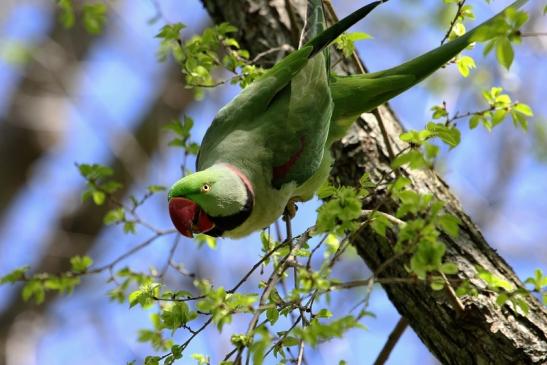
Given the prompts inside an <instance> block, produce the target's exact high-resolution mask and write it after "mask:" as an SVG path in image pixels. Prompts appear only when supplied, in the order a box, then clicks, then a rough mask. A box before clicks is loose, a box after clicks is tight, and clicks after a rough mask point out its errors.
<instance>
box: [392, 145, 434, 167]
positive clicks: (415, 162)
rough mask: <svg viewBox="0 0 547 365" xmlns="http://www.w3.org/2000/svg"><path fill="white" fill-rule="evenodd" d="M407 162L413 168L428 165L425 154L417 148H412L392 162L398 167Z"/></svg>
mask: <svg viewBox="0 0 547 365" xmlns="http://www.w3.org/2000/svg"><path fill="white" fill-rule="evenodd" d="M406 164H408V165H409V167H410V168H412V169H421V168H424V167H427V162H426V161H425V159H424V156H423V155H422V154H421V153H420V151H418V150H416V149H411V150H410V151H408V152H406V153H403V154H401V155H399V156H397V158H395V160H393V162H392V163H391V167H392V168H394V169H397V168H399V167H401V166H403V165H406Z"/></svg>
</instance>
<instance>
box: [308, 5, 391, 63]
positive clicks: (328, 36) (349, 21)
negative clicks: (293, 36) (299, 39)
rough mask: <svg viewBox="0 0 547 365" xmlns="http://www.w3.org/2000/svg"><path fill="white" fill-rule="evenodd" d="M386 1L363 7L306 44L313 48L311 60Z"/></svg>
mask: <svg viewBox="0 0 547 365" xmlns="http://www.w3.org/2000/svg"><path fill="white" fill-rule="evenodd" d="M386 1H387V0H383V1H375V2H372V3H370V4H367V5H365V6H363V7H362V8H360V9H358V10H356V11H354V12H353V13H351V14H350V15H348V16H347V17H345V18H344V19H342V20H340V21H339V22H338V23H336V24H334V25H333V26H331V27H330V28H328V29H327V30H325V31H324V32H322V33H321V34H319V35H318V36H317V37H315V38H313V39H312V40H311V41H309V42H308V43H306V44H305V45H304V47H305V46H312V47H313V51H312V52H311V53H310V55H309V58H311V57H313V56H315V55H316V54H317V53H319V52H321V51H322V50H323V48H325V47H327V46H328V45H329V44H331V43H332V42H333V41H334V40H335V39H336V38H338V36H339V35H340V34H342V33H344V32H345V31H346V30H347V29H348V28H349V27H351V26H352V25H353V24H355V23H357V22H358V21H359V20H361V19H363V18H364V17H365V16H367V15H368V14H369V13H370V12H371V11H372V10H373V9H374V8H375V7H377V6H378V5H380V4H381V3H384V2H386Z"/></svg>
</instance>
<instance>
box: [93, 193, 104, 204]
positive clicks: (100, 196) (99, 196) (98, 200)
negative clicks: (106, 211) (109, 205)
mask: <svg viewBox="0 0 547 365" xmlns="http://www.w3.org/2000/svg"><path fill="white" fill-rule="evenodd" d="M91 196H92V198H93V202H94V203H95V204H97V205H103V204H104V201H105V200H106V194H105V193H104V192H102V191H100V190H94V191H93V192H92V193H91Z"/></svg>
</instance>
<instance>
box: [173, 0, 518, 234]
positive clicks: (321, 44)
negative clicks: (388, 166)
mask: <svg viewBox="0 0 547 365" xmlns="http://www.w3.org/2000/svg"><path fill="white" fill-rule="evenodd" d="M382 2H384V1H376V2H373V3H370V4H368V5H366V6H364V7H362V8H360V9H359V10H357V11H355V12H354V13H352V14H350V15H349V16H347V17H346V18H344V19H342V20H341V21H340V22H338V23H336V24H334V25H333V26H331V27H330V28H328V29H326V30H325V29H324V28H325V27H324V24H325V21H324V14H323V6H322V1H321V0H309V1H308V17H307V24H308V28H307V33H308V36H309V38H311V40H310V41H308V42H307V43H305V44H304V45H303V46H302V47H301V48H300V49H298V50H296V51H294V52H293V53H291V54H289V55H288V56H286V57H285V58H283V59H282V60H281V61H280V62H278V63H277V64H276V65H275V66H274V67H272V68H271V69H270V70H268V71H267V72H266V73H265V74H264V75H262V76H261V77H260V78H258V79H257V80H255V81H254V82H253V83H252V84H251V85H249V86H248V87H247V88H245V89H244V90H242V91H241V93H240V94H239V95H238V96H236V97H235V98H234V99H233V100H232V101H230V102H229V103H228V104H227V105H225V106H224V107H223V108H221V109H220V110H219V111H218V113H217V115H216V116H215V118H214V120H213V122H212V124H211V126H210V127H209V129H208V130H207V132H206V134H205V137H204V139H203V141H202V144H201V148H200V152H199V154H198V158H197V162H196V166H197V172H195V173H193V174H190V175H188V176H186V177H184V178H182V179H180V180H179V181H177V182H176V183H175V184H174V185H173V186H172V187H171V189H170V191H169V193H168V199H169V213H170V216H171V219H172V221H173V223H174V225H175V227H176V228H177V229H178V231H179V232H180V233H182V234H183V235H185V236H188V237H192V235H193V233H205V234H208V235H211V236H224V237H233V238H237V237H243V236H246V235H248V234H250V233H252V232H253V231H256V230H259V229H262V228H265V227H268V226H269V225H270V224H272V223H273V222H274V221H275V220H276V219H277V218H278V217H279V216H280V215H281V214H282V213H283V211H284V209H285V207H286V206H287V204H288V203H289V202H290V201H306V200H309V199H311V198H312V196H313V194H314V193H315V191H316V190H317V189H318V188H319V186H320V185H321V184H322V183H323V182H324V181H325V180H326V179H327V177H328V174H329V172H330V167H331V163H332V157H331V155H330V150H329V148H330V145H331V144H332V142H334V141H336V140H337V139H340V138H342V137H343V136H344V134H345V132H346V131H347V129H348V127H349V126H350V125H351V123H353V121H354V120H355V119H356V118H357V117H358V116H359V115H360V114H362V113H364V112H367V111H370V110H372V109H374V108H375V107H377V106H378V105H380V104H382V103H384V102H386V101H387V100H389V99H391V98H393V97H394V96H396V95H398V94H400V93H402V92H403V91H405V90H407V89H408V88H410V87H412V86H413V85H415V84H417V83H418V82H420V81H421V80H423V79H424V78H425V77H427V76H428V75H430V74H431V73H433V72H434V71H435V70H437V69H438V68H440V67H442V66H443V65H445V64H446V63H447V62H448V61H450V60H451V59H452V58H453V57H454V56H456V55H457V54H458V53H459V52H460V51H462V50H463V49H464V48H465V47H467V46H468V45H469V44H471V43H472V42H473V40H474V39H475V37H476V36H477V34H479V32H480V30H481V29H484V28H486V27H488V26H489V25H490V24H491V23H492V22H494V21H495V20H496V18H497V17H498V16H499V14H498V15H497V16H495V17H493V18H492V19H490V20H488V21H487V22H485V23H483V24H481V25H480V26H478V27H477V28H475V29H474V30H472V31H470V32H468V33H466V34H465V35H463V36H461V37H459V38H457V39H456V40H453V41H452V42H449V43H447V44H445V45H443V46H441V47H439V48H437V49H435V50H433V51H430V52H428V53H426V54H424V55H422V56H419V57H417V58H415V59H413V60H411V61H409V62H407V63H404V64H402V65H400V66H397V67H394V68H391V69H388V70H385V71H380V72H374V73H369V74H363V75H353V76H346V77H341V76H333V75H329V55H328V53H327V49H326V47H327V46H328V45H329V44H330V43H331V42H332V41H334V40H335V39H336V38H337V37H338V36H339V35H340V34H342V33H343V32H344V31H345V30H347V29H348V28H349V27H350V26H352V25H353V24H355V23H356V22H357V21H359V20H360V19H362V18H363V17H365V16H366V15H367V14H368V13H369V12H370V11H372V10H373V9H374V8H375V7H376V6H378V5H379V4H380V3H382ZM524 2H525V0H522V1H517V2H515V3H514V4H513V5H512V6H520V5H522V4H523V3H524Z"/></svg>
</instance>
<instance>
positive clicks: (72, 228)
mask: <svg viewBox="0 0 547 365" xmlns="http://www.w3.org/2000/svg"><path fill="white" fill-rule="evenodd" d="M54 3H55V2H53V1H46V0H19V1H15V0H2V1H1V2H0V276H2V275H4V274H5V273H7V272H9V271H11V270H13V269H15V268H16V267H19V266H22V265H32V270H33V271H36V272H42V271H46V272H60V271H62V270H66V268H67V266H66V265H67V259H68V258H70V257H71V256H73V255H76V254H78V255H86V254H87V255H89V256H91V257H92V258H93V259H94V261H95V263H96V264H97V265H99V266H100V265H102V264H108V263H110V262H112V260H114V259H115V258H116V257H118V256H119V255H121V254H123V253H124V252H127V251H128V250H130V249H131V248H132V247H134V246H136V245H138V244H139V243H142V242H143V241H144V240H145V239H146V238H148V235H149V234H150V233H149V232H148V231H146V230H143V229H141V228H139V229H137V232H136V233H135V234H124V233H123V231H122V229H121V227H119V226H109V227H105V226H104V225H103V224H102V217H103V215H104V213H105V212H106V208H104V207H96V206H94V205H92V204H89V203H85V204H82V203H81V198H80V196H81V192H82V191H83V189H84V184H85V182H84V180H83V179H82V178H81V176H80V175H79V173H78V170H77V168H76V167H75V163H102V164H105V165H108V166H111V167H112V168H113V169H114V170H115V176H116V178H117V179H118V180H120V181H122V182H123V183H124V194H125V195H126V196H128V195H129V194H135V195H138V196H142V194H144V191H145V188H146V186H148V185H151V184H159V185H165V186H169V185H170V184H171V183H172V182H173V181H175V180H176V179H178V178H179V177H180V175H181V170H180V165H181V161H182V155H181V150H180V149H175V148H170V147H167V142H168V141H169V136H168V133H166V132H165V131H163V130H161V127H162V126H164V125H165V124H166V123H168V122H169V121H171V120H173V119H176V118H179V117H181V116H182V115H184V114H186V115H189V116H191V117H192V118H194V120H195V122H196V123H195V127H194V130H193V135H192V138H193V140H195V141H197V142H199V141H200V140H201V137H202V135H203V133H204V131H205V130H206V128H207V127H208V125H209V123H210V121H211V120H212V117H213V116H214V114H215V113H216V110H218V108H219V107H220V106H222V105H223V104H224V103H226V102H227V101H228V100H230V98H232V97H233V96H234V95H235V94H236V93H237V92H238V87H236V86H230V85H224V86H221V87H218V88H216V89H213V90H208V91H207V92H206V94H205V97H204V98H203V99H202V100H200V101H196V100H194V97H193V92H192V91H191V90H188V89H185V88H184V84H183V81H182V80H183V77H182V75H181V74H180V72H179V71H178V70H177V67H176V66H175V65H173V64H172V63H169V62H167V63H160V62H158V60H157V57H156V53H157V50H158V46H159V43H158V39H157V38H155V37H154V36H155V35H156V34H157V33H158V31H159V29H160V27H161V26H162V25H163V24H165V22H179V21H180V22H183V23H185V24H186V25H187V28H186V29H184V31H183V33H182V35H183V37H184V38H185V39H186V38H188V37H190V36H191V35H192V34H195V33H198V32H200V31H201V30H202V29H203V28H204V27H206V26H207V25H210V24H211V21H210V19H209V18H208V15H207V13H206V12H205V10H204V9H203V7H202V5H201V3H200V2H199V1H198V0H186V1H176V0H156V1H152V0H138V1H122V0H120V1H116V2H108V6H109V13H108V22H107V25H106V27H105V29H104V31H103V32H102V34H101V35H98V36H92V35H89V34H88V33H86V32H85V31H84V30H83V29H82V27H81V26H80V25H78V22H77V25H76V26H75V28H73V29H71V30H66V29H64V28H63V26H62V25H61V24H60V22H59V21H58V16H59V10H58V9H57V8H56V7H55V6H54ZM333 3H334V6H335V8H336V9H337V12H338V14H339V15H341V16H343V15H345V14H348V13H349V12H351V11H352V10H354V9H356V8H357V7H359V6H360V5H361V4H362V1H350V0H335V1H333ZM471 4H472V5H473V6H474V10H475V12H476V15H477V18H478V20H482V19H485V18H486V17H489V16H490V15H492V14H493V13H494V12H497V11H498V10H500V9H501V8H503V7H504V6H506V5H508V4H509V1H497V2H495V3H494V4H487V3H486V2H485V1H473V2H472V3H471ZM543 5H544V4H539V2H531V3H530V4H528V6H527V7H526V10H528V12H529V14H530V21H529V23H527V24H526V25H525V27H524V32H547V24H546V23H545V17H544V16H542V8H541V7H542V6H543ZM452 11H454V9H452ZM451 14H453V13H451V12H447V11H446V10H445V5H444V3H443V2H442V1H437V0H427V1H422V2H420V4H419V5H418V3H417V2H415V1H409V0H407V1H403V0H401V1H395V2H389V3H388V4H386V5H385V6H383V7H382V8H381V9H380V10H377V11H376V12H375V13H374V14H373V15H372V16H370V17H369V18H367V20H366V21H364V22H361V23H360V24H358V25H357V26H355V27H354V28H353V30H354V31H365V32H367V33H369V34H371V35H372V36H373V37H374V38H373V39H372V40H366V41H362V42H359V43H358V44H357V48H358V49H359V52H360V54H361V56H362V58H363V60H364V62H365V64H366V65H367V67H368V68H369V70H371V71H375V70H380V69H384V68H386V67H388V66H393V65H397V64H399V63H401V62H402V61H404V60H406V59H408V58H410V57H413V56H416V55H418V54H421V53H423V52H425V51H427V50H429V49H431V48H434V47H436V46H438V45H439V43H440V41H441V39H442V38H443V36H444V33H445V32H446V29H447V25H448V24H449V22H450V19H451ZM154 20H156V21H154ZM469 27H470V26H469ZM546 52H547V36H545V35H543V36H535V37H526V38H523V41H522V44H521V45H518V46H517V47H516V58H515V61H514V63H513V66H512V67H511V70H510V71H509V72H507V71H505V70H503V69H501V68H500V66H499V65H498V64H497V62H496V61H495V58H494V56H493V55H490V56H488V57H486V58H485V57H483V56H482V47H480V46H479V47H476V49H474V50H472V51H467V53H468V54H470V55H472V56H473V57H474V58H475V60H476V62H477V63H478V65H479V70H473V71H472V72H471V75H470V76H469V77H468V78H465V79H464V78H462V77H461V76H460V75H459V73H458V72H457V70H456V67H455V66H454V65H451V66H449V67H447V68H446V69H444V70H441V71H440V72H438V73H436V74H435V76H434V77H432V78H430V79H428V80H427V81H426V82H424V83H422V84H420V85H419V86H418V87H415V88H414V89H412V90H411V91H408V92H406V93H405V94H403V95H401V96H399V97H397V98H396V99H394V100H393V101H392V102H391V106H392V107H393V109H394V110H395V112H396V113H397V114H398V115H399V117H400V119H401V121H402V123H403V124H404V125H405V127H407V128H416V129H419V128H423V126H424V125H425V124H426V123H427V122H428V121H429V120H430V118H431V112H430V108H431V107H432V106H433V105H435V104H440V103H441V102H442V101H446V102H447V108H448V110H449V111H450V112H451V113H455V112H457V111H459V112H461V113H463V112H467V111H476V110H480V109H483V108H484V105H483V104H481V97H480V91H482V90H484V89H486V88H489V87H490V86H491V85H495V86H502V87H503V88H504V89H505V90H506V91H507V92H508V93H509V94H510V95H511V97H512V98H513V100H518V101H522V102H524V103H527V104H529V105H530V106H532V108H533V109H534V113H535V116H534V117H533V118H532V122H531V123H530V126H529V130H528V132H527V133H526V132H523V131H522V130H520V129H516V128H515V127H514V126H513V125H512V123H511V121H510V120H508V121H506V122H504V124H502V125H501V126H499V127H497V128H495V129H494V131H493V132H491V133H489V132H487V131H486V130H485V129H484V128H481V127H478V128H477V129H475V130H472V131H470V130H468V128H467V121H465V120H464V121H462V122H461V124H460V125H461V127H462V128H461V129H462V132H463V138H462V143H461V145H460V146H459V147H458V148H456V149H455V150H453V151H451V152H450V153H443V155H442V156H441V158H440V160H439V162H438V164H437V169H438V171H439V172H440V173H441V174H442V175H443V176H444V178H445V179H446V181H447V182H448V183H449V185H450V186H451V188H452V189H453V190H454V191H455V192H456V194H457V196H459V197H460V199H461V201H462V203H463V206H464V207H465V210H466V212H467V213H468V214H469V215H470V216H471V217H472V218H473V220H474V221H475V222H476V223H477V224H478V225H479V226H480V227H481V229H482V231H483V233H484V234H485V236H486V238H487V240H488V242H489V243H490V244H491V245H492V246H493V247H494V248H495V249H496V250H497V251H498V252H499V254H500V255H501V256H503V257H504V258H505V259H506V260H507V261H508V262H509V263H510V264H511V265H512V266H513V268H514V269H515V271H516V272H517V274H518V275H519V276H520V277H521V278H522V277H527V276H531V275H532V274H533V271H534V269H535V268H543V269H544V271H545V269H546V268H547V229H546V228H545V216H546V215H547V198H546V197H545V189H546V188H547V164H546V163H547V122H546V120H547V119H546V116H547V102H546V99H545V95H547V67H546V65H547V63H546V62H547V58H546ZM445 152H446V151H445ZM188 166H189V167H192V166H193V160H192V159H189V160H188ZM166 205H167V204H166V198H165V196H164V195H163V194H161V193H160V194H157V195H155V196H153V197H152V198H151V199H150V200H149V201H148V202H147V203H146V205H145V206H144V207H143V208H142V209H141V210H140V213H141V217H142V218H143V219H144V220H146V221H147V222H150V223H151V224H153V225H155V226H157V227H159V228H162V229H170V228H171V224H170V219H169V217H168V215H167V206H166ZM318 206H319V202H317V201H312V202H308V203H306V204H304V205H303V206H301V207H300V210H299V211H298V215H297V218H296V222H295V223H294V225H293V227H294V228H293V229H294V230H295V232H297V233H298V232H302V231H303V230H304V229H305V228H307V227H308V226H310V225H312V224H314V222H315V210H316V209H317V207H318ZM260 248H261V245H260V239H259V238H258V235H253V236H251V237H249V238H246V239H243V240H238V241H230V240H220V241H219V244H218V248H217V249H214V250H213V249H210V248H208V247H207V246H204V247H201V248H199V247H198V245H196V244H195V243H194V242H192V241H190V240H188V239H186V238H184V239H181V240H180V242H179V241H177V240H176V238H175V235H168V236H166V237H163V238H161V239H158V240H157V241H154V242H153V244H151V245H148V246H146V247H145V248H144V249H143V250H141V251H139V252H138V253H136V254H135V255H133V256H131V257H129V258H127V259H126V260H124V261H123V262H121V263H120V264H119V265H117V266H116V267H115V269H120V268H122V267H124V266H130V267H131V268H132V269H133V270H135V271H138V270H141V271H147V270H148V269H149V268H150V267H156V268H162V267H164V266H165V264H166V260H167V259H168V256H169V252H170V250H171V249H175V251H174V260H175V261H177V262H180V263H182V264H183V265H184V266H185V268H186V270H187V271H188V272H191V273H194V274H195V275H196V276H197V277H202V278H208V279H210V280H211V281H212V282H213V283H215V284H216V285H224V286H226V287H232V286H233V285H234V284H235V283H237V282H238V281H239V279H240V278H241V277H242V276H243V275H244V274H245V273H246V272H247V271H248V270H249V269H250V267H251V266H252V265H253V264H254V263H255V262H256V261H257V260H258V257H259V255H260ZM368 274H369V272H368V269H367V268H366V267H365V265H364V264H363V263H362V261H361V260H360V259H359V257H357V256H356V255H355V254H352V253H351V252H350V253H348V254H347V255H346V256H345V257H344V259H343V260H342V262H341V263H340V264H339V266H338V268H337V270H336V275H337V276H339V277H344V278H364V277H366V276H367V275H368ZM108 277H109V276H108V273H106V272H105V273H102V274H99V275H95V276H89V277H85V278H84V279H83V283H82V285H81V286H79V287H78V288H77V289H76V290H75V292H74V293H72V294H71V295H69V296H61V297H59V296H48V297H46V300H45V302H44V303H43V304H41V305H39V306H36V305H34V304H31V303H25V302H23V301H22V300H21V299H20V297H21V296H20V289H21V287H20V286H19V285H14V286H1V287H0V349H1V350H0V355H2V357H1V358H0V364H8V365H32V364H73V363H78V364H125V363H126V362H128V361H132V360H137V363H139V362H142V359H143V358H144V356H146V355H149V354H152V353H153V351H152V349H151V348H150V346H149V345H148V344H142V343H139V342H138V341H137V337H138V334H137V332H138V330H139V329H142V328H150V327H151V324H150V320H149V314H150V311H146V310H143V309H141V308H138V307H135V308H132V309H131V310H130V309H129V308H128V305H127V304H126V303H125V304H119V303H116V302H113V301H110V300H109V298H108V295H107V293H108V290H110V289H112V287H113V286H112V283H106V281H107V279H108ZM260 279H261V276H260V274H256V275H254V276H253V277H252V279H251V280H250V281H249V282H248V283H247V284H246V286H245V287H244V288H243V291H248V292H250V291H253V290H256V289H255V288H256V283H257V281H258V280H260ZM165 280H166V282H167V283H168V285H169V286H170V287H172V288H174V289H175V288H176V289H189V288H191V287H192V285H191V283H192V278H190V277H188V276H183V275H181V274H180V273H178V272H176V271H175V270H168V271H167V273H166V277H165ZM363 296H364V290H356V291H352V292H345V293H339V294H336V295H334V296H333V304H332V307H333V308H336V311H335V314H339V315H343V314H344V313H347V312H348V310H350V309H351V308H352V307H353V306H354V305H355V304H356V303H358V302H359V301H360V300H362V298H363ZM369 310H370V311H372V312H374V313H375V314H376V318H371V317H367V318H366V319H364V321H363V324H364V325H365V326H366V327H367V329H366V330H352V331H350V332H349V333H348V335H347V336H346V337H344V338H343V339H339V340H333V341H330V342H328V343H325V344H322V345H320V346H318V348H317V349H315V350H314V351H308V352H306V356H307V358H308V362H309V364H334V363H338V361H339V360H341V359H344V360H346V361H347V362H348V363H349V364H369V363H372V362H373V360H374V359H375V358H376V355H377V354H378V352H379V351H380V349H381V347H382V346H383V344H384V342H385V341H386V338H387V336H388V334H389V332H390V331H391V330H392V328H393V327H394V325H395V323H396V322H397V320H398V314H397V313H396V311H395V309H394V308H393V306H392V305H391V304H390V302H389V301H388V300H387V298H386V296H385V295H384V293H383V291H382V289H381V288H379V287H378V288H376V289H375V290H374V291H373V293H372V296H371V301H370V306H369ZM241 319H242V321H234V323H232V324H231V325H229V326H227V327H225V329H224V331H223V333H222V334H221V335H218V334H217V331H216V330H215V329H214V328H211V330H209V331H208V332H206V333H205V335H204V336H199V338H198V339H196V341H194V342H193V343H192V345H191V347H190V349H189V353H195V352H197V353H205V354H208V355H210V356H211V357H212V359H211V360H212V363H218V362H219V361H220V360H221V359H222V358H223V357H224V355H225V354H226V353H227V352H229V351H230V350H231V348H232V347H231V345H230V342H229V338H230V335H231V334H232V333H234V332H237V331H242V330H244V329H245V328H246V323H247V322H245V321H244V320H245V319H247V320H248V318H245V317H241ZM186 336H187V333H184V332H183V331H179V332H177V334H176V335H175V339H176V340H177V341H183V340H184V339H185V338H186ZM192 362H195V361H194V360H191V359H189V358H185V360H183V361H182V363H192ZM269 363H275V362H274V361H273V360H272V361H270V362H269ZM389 363H391V364H403V363H404V364H418V363H419V364H435V363H436V360H435V359H434V358H433V357H432V356H431V355H430V354H429V352H428V351H427V349H426V348H425V347H424V346H423V345H422V344H421V342H420V341H419V339H418V338H417V337H416V336H415V335H414V333H413V332H412V330H411V329H407V331H406V332H405V334H404V336H403V338H402V339H401V341H400V342H399V343H398V344H397V347H396V348H395V350H394V352H393V354H392V355H391V358H390V360H389Z"/></svg>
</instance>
